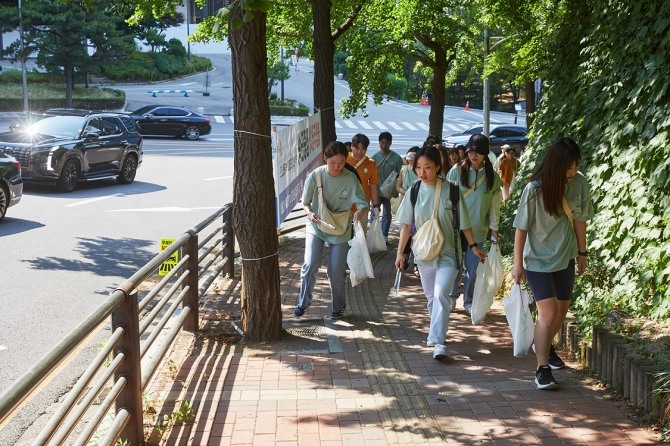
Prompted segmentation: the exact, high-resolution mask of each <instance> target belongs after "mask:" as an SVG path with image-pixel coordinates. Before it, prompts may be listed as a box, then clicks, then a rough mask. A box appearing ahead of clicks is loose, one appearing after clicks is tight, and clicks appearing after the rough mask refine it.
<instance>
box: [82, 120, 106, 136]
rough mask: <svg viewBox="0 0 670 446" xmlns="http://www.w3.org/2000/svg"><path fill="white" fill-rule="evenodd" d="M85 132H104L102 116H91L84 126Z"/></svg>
mask: <svg viewBox="0 0 670 446" xmlns="http://www.w3.org/2000/svg"><path fill="white" fill-rule="evenodd" d="M84 133H98V134H102V121H101V120H100V118H91V119H89V121H88V122H87V123H86V128H84Z"/></svg>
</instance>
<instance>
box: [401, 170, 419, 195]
mask: <svg viewBox="0 0 670 446" xmlns="http://www.w3.org/2000/svg"><path fill="white" fill-rule="evenodd" d="M418 179H419V176H418V175H417V174H416V173H414V169H412V166H411V164H405V167H403V174H402V186H401V187H402V188H403V189H404V190H405V191H408V190H409V189H410V187H412V184H414V182H415V181H416V180H418Z"/></svg>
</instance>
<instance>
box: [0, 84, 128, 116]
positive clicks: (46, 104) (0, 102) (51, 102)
mask: <svg viewBox="0 0 670 446" xmlns="http://www.w3.org/2000/svg"><path fill="white" fill-rule="evenodd" d="M73 96H74V97H73V102H74V103H73V105H72V106H73V107H74V108H84V109H89V110H117V109H120V108H123V104H124V103H125V100H126V93H125V92H124V91H121V90H113V89H110V88H83V87H76V88H75V90H74V92H73ZM28 106H29V107H30V109H31V110H39V109H42V108H51V107H66V104H65V86H58V87H55V86H52V85H39V84H38V85H31V86H30V88H29V89H28ZM21 110H23V94H22V91H21V85H20V84H18V85H12V86H9V85H7V86H4V85H2V86H0V111H21Z"/></svg>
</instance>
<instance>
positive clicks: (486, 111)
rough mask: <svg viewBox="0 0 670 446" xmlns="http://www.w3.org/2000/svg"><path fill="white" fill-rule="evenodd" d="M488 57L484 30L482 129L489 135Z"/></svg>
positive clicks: (489, 92)
mask: <svg viewBox="0 0 670 446" xmlns="http://www.w3.org/2000/svg"><path fill="white" fill-rule="evenodd" d="M488 57H489V30H488V29H485V30H484V69H483V70H482V74H483V76H484V100H483V102H484V106H483V109H484V129H483V133H484V135H486V136H489V129H490V127H491V98H490V94H491V86H490V85H489V77H488V75H487V74H486V59H488Z"/></svg>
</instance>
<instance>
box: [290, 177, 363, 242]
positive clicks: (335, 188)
mask: <svg viewBox="0 0 670 446" xmlns="http://www.w3.org/2000/svg"><path fill="white" fill-rule="evenodd" d="M316 175H321V186H322V187H323V200H324V201H325V202H326V206H327V207H328V209H330V211H331V212H343V211H347V210H349V209H351V205H352V204H355V205H356V209H363V208H367V207H368V203H367V202H366V200H365V193H364V192H363V187H362V186H361V182H360V181H358V178H356V175H354V174H353V173H352V172H350V171H349V170H347V169H344V171H343V172H342V173H341V174H340V175H339V176H336V177H331V176H330V175H329V174H328V171H327V166H320V167H317V168H316V169H314V170H313V171H312V172H310V173H309V175H307V179H305V187H304V188H303V191H302V202H303V204H305V205H309V207H310V209H312V212H317V213H318V210H319V194H318V192H317V190H316ZM352 219H353V215H352ZM351 221H352V220H349V224H348V225H347V229H346V231H344V234H342V235H332V234H326V233H324V232H323V231H322V230H321V229H319V227H318V226H317V225H316V223H314V222H313V221H311V220H310V221H308V222H307V225H306V227H305V230H306V231H307V232H308V233H310V234H314V235H316V236H317V237H319V238H320V239H321V240H323V241H326V242H328V243H331V244H334V245H336V244H339V243H346V242H348V241H349V240H351Z"/></svg>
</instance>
